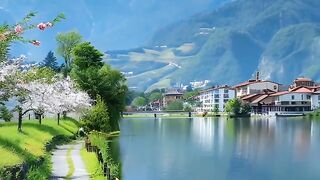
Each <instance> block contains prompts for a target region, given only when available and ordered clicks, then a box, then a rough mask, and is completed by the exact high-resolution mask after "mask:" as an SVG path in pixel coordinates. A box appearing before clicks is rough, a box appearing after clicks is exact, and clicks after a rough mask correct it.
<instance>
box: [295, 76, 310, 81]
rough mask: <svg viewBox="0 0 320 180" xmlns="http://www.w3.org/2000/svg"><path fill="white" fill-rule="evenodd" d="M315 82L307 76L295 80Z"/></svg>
mask: <svg viewBox="0 0 320 180" xmlns="http://www.w3.org/2000/svg"><path fill="white" fill-rule="evenodd" d="M306 81H307V82H313V81H312V79H310V78H306V77H298V78H297V79H295V80H294V82H306Z"/></svg>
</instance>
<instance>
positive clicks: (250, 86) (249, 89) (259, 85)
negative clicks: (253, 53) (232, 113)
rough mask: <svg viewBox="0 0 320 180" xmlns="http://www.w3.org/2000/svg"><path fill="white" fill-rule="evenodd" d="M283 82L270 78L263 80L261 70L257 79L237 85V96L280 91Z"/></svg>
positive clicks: (235, 87)
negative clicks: (270, 79) (260, 76)
mask: <svg viewBox="0 0 320 180" xmlns="http://www.w3.org/2000/svg"><path fill="white" fill-rule="evenodd" d="M280 85H281V84H279V83H276V82H272V81H269V80H261V79H260V78H259V72H257V75H256V79H250V80H248V81H246V82H243V83H240V84H238V85H235V86H234V87H233V88H234V89H235V90H236V96H237V97H243V96H246V95H250V94H261V93H263V92H264V91H269V92H278V91H279V86H280Z"/></svg>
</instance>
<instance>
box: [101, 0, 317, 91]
mask: <svg viewBox="0 0 320 180" xmlns="http://www.w3.org/2000/svg"><path fill="white" fill-rule="evenodd" d="M319 9H320V1H319V0H237V1H232V2H230V3H228V4H225V5H224V6H222V7H221V8H219V9H217V10H214V11H212V12H206V13H201V14H197V15H195V16H193V17H191V18H189V19H186V20H184V21H180V22H177V23H174V24H171V25H169V26H167V27H163V28H162V29H160V30H159V31H158V32H156V33H155V35H154V36H153V38H152V39H151V40H150V41H149V43H148V44H146V46H145V47H143V48H139V49H133V50H128V51H118V52H107V54H109V58H107V59H106V61H107V62H108V63H110V64H111V65H113V66H115V67H117V68H119V69H120V70H121V71H123V72H128V71H130V72H132V74H131V75H128V82H129V86H130V87H136V88H137V89H138V90H143V91H145V90H152V89H154V88H159V87H170V86H172V85H173V84H176V83H184V84H187V83H189V82H190V81H200V80H206V79H208V80H211V81H212V82H213V83H216V84H234V83H237V82H240V81H243V80H246V79H248V78H250V77H251V76H252V74H253V73H254V72H255V71H257V70H260V71H261V75H262V77H263V78H266V79H272V80H274V81H280V82H281V83H290V82H291V81H292V80H293V79H294V78H295V77H297V76H307V77H310V78H313V79H315V80H320V13H319Z"/></svg>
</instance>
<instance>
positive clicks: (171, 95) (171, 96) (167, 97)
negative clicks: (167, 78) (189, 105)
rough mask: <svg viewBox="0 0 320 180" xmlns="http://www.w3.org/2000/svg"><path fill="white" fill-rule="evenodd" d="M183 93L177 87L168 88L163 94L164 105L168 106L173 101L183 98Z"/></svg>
mask: <svg viewBox="0 0 320 180" xmlns="http://www.w3.org/2000/svg"><path fill="white" fill-rule="evenodd" d="M182 96H183V93H181V92H179V91H178V90H177V89H172V90H168V91H167V92H166V93H165V94H164V96H163V107H166V106H167V105H168V104H170V103H171V102H174V101H177V100H182V99H183V98H182Z"/></svg>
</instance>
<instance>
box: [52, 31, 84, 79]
mask: <svg viewBox="0 0 320 180" xmlns="http://www.w3.org/2000/svg"><path fill="white" fill-rule="evenodd" d="M56 40H57V43H58V48H57V53H58V54H59V55H60V56H62V57H63V58H64V71H65V72H66V73H68V72H69V71H70V68H71V63H72V50H73V48H74V47H75V46H76V45H78V44H79V43H81V41H82V36H81V35H80V34H79V33H78V32H76V31H70V32H66V33H60V34H58V35H57V37H56Z"/></svg>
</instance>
